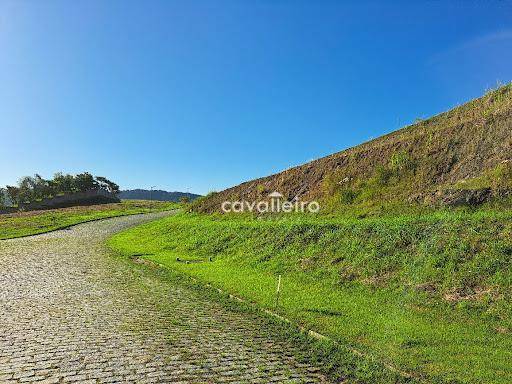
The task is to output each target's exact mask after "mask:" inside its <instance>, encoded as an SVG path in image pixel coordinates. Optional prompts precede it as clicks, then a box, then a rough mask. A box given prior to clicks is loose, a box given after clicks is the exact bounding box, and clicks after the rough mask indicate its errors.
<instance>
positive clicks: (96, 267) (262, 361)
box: [0, 214, 325, 383]
mask: <svg viewBox="0 0 512 384" xmlns="http://www.w3.org/2000/svg"><path fill="white" fill-rule="evenodd" d="M159 215H162V214H150V215H138V216H129V217H120V218H115V219H109V220H103V221H97V222H92V223H87V224H82V225H79V226H76V227H73V228H71V229H68V230H63V231H58V232H53V233H49V234H44V235H39V236H33V237H28V238H23V239H15V240H7V241H1V242H0V271H1V272H0V383H11V382H16V383H18V382H20V383H21V382H38V383H68V382H69V383H73V382H76V383H98V382H101V383H116V382H123V383H125V382H131V383H164V382H165V383H288V382H290V383H295V382H297V383H303V382H307V383H318V382H325V379H324V378H323V376H322V375H321V374H320V373H319V370H318V369H317V368H315V367H312V366H309V365H306V364H301V363H299V362H298V361H296V359H295V358H294V355H296V352H297V351H295V350H294V347H293V346H292V345H288V344H287V343H283V342H279V341H277V340H274V339H273V338H272V336H270V335H269V333H268V332H265V330H262V329H259V324H258V322H257V319H255V318H251V316H250V315H245V314H240V313H234V312H231V311H229V310H227V309H224V308H223V307H222V306H221V305H220V304H218V303H213V302H209V301H207V300H206V299H205V298H202V297H200V295H199V294H198V293H196V292H193V291H190V290H188V289H186V288H183V287H179V286H170V285H169V284H168V283H165V282H162V281H161V280H158V279H156V278H154V277H151V276H150V275H149V274H147V273H144V271H141V270H138V269H136V268H132V267H130V266H129V265H127V264H125V263H123V262H122V261H120V260H116V259H115V258H113V257H110V256H108V255H107V251H106V249H105V245H104V240H105V238H106V237H107V236H109V235H111V234H113V233H115V232H116V231H119V230H121V229H124V228H126V227H128V226H130V225H134V224H139V223H142V222H144V221H146V220H149V219H152V218H155V217H157V216H159Z"/></svg>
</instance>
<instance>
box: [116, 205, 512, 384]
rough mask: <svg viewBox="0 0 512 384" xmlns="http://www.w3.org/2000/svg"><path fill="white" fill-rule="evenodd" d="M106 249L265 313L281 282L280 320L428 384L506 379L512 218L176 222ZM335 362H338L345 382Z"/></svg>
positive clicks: (444, 215) (136, 232)
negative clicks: (234, 297)
mask: <svg viewBox="0 0 512 384" xmlns="http://www.w3.org/2000/svg"><path fill="white" fill-rule="evenodd" d="M110 245H111V246H112V247H113V248H114V249H116V250H118V251H120V252H121V253H123V254H125V255H134V254H144V255H146V256H145V257H146V258H148V259H150V260H153V261H156V262H158V263H161V264H163V265H165V266H167V267H168V268H170V269H172V270H173V271H178V272H180V273H183V274H186V275H190V276H194V277H195V278H198V279H200V280H201V281H204V282H210V283H212V284H214V285H215V286H217V287H220V288H223V289H225V290H227V291H229V292H232V293H235V294H237V295H239V296H242V297H244V298H246V299H248V300H250V301H252V302H254V303H256V304H257V305H259V306H260V307H263V308H273V307H274V305H275V289H276V282H277V276H278V275H279V274H281V275H282V277H283V289H282V296H281V299H280V304H279V307H278V308H277V311H278V312H280V313H282V314H283V315H286V316H287V317H288V318H290V319H291V320H292V321H294V322H295V323H297V324H300V325H304V326H306V327H308V328H311V329H314V330H315V331H318V332H321V333H323V334H326V335H328V336H330V337H332V338H333V339H334V340H336V341H338V342H340V344H341V345H343V346H348V347H352V348H356V349H358V350H360V351H363V352H364V353H365V354H368V355H369V356H372V357H374V358H375V359H376V360H377V361H380V362H383V363H386V364H390V365H393V366H395V367H397V368H399V369H400V370H404V371H408V372H411V373H413V374H414V375H416V376H419V377H423V378H426V379H427V380H429V381H435V382H463V383H510V382H511V381H512V352H511V351H512V338H511V337H510V330H511V329H512V321H511V316H510V315H511V314H512V306H511V305H510V303H511V300H510V293H509V292H510V288H511V285H512V272H511V270H512V268H511V266H512V265H511V264H512V257H511V255H512V212H511V211H508V210H505V211H503V210H502V211H492V210H486V211H478V212H464V211H461V212H437V213H430V214H425V215H419V216H418V215H411V216H409V215H400V216H386V217H375V218H366V219H357V218H326V217H318V218H311V217H304V216H291V217H289V218H286V217H281V218H272V217H269V218H263V219H262V218H260V219H256V218H251V217H238V218H235V217H220V216H203V215H194V214H180V215H177V216H174V217H169V218H166V219H163V220H159V221H157V222H153V223H149V224H145V225H143V226H140V227H137V228H133V229H130V230H128V231H126V232H124V233H121V234H119V235H116V236H115V237H114V238H112V239H111V240H110ZM177 257H179V258H180V259H181V260H190V261H203V262H199V263H197V262H191V263H185V262H182V261H181V262H179V261H177V260H176V258H177ZM209 257H212V258H213V259H212V260H213V261H211V262H210V261H208V259H209ZM342 360H343V359H341V360H340V361H337V362H336V364H337V365H338V366H339V367H341V369H342V370H343V369H345V371H346V372H349V371H350V370H348V368H347V367H346V366H344V362H343V361H342ZM379 377H380V376H379ZM352 378H354V377H352ZM389 380H392V379H389V378H384V379H378V380H377V379H375V378H373V379H372V381H370V382H393V381H389Z"/></svg>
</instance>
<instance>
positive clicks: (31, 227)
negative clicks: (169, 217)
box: [0, 200, 179, 240]
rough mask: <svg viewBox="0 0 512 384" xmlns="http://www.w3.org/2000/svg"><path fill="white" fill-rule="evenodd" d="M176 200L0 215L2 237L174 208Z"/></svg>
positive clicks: (127, 201) (125, 202) (0, 237)
mask: <svg viewBox="0 0 512 384" xmlns="http://www.w3.org/2000/svg"><path fill="white" fill-rule="evenodd" d="M178 206H179V205H178V204H176V203H167V202H157V201H143V200H126V201H123V202H121V203H116V204H100V205H91V206H80V207H71V208H63V209H52V210H48V211H31V212H22V213H15V214H5V215H0V240H2V239H11V238H15V237H23V236H29V235H36V234H39V233H45V232H50V231H54V230H57V229H62V228H66V227H69V226H71V225H75V224H79V223H84V222H87V221H92V220H99V219H104V218H108V217H116V216H124V215H133V214H138V213H148V212H155V211H162V210H170V209H175V208H177V207H178Z"/></svg>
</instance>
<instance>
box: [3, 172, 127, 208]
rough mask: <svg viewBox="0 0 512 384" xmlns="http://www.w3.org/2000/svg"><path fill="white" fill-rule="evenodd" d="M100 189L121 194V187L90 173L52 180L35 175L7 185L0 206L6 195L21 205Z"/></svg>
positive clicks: (55, 176)
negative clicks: (13, 184)
mask: <svg viewBox="0 0 512 384" xmlns="http://www.w3.org/2000/svg"><path fill="white" fill-rule="evenodd" d="M100 189H102V190H105V191H107V192H110V193H114V194H117V193H119V185H117V184H116V183H114V182H112V181H110V180H109V179H107V178H106V177H103V176H93V175H91V174H90V173H89V172H84V173H79V174H77V175H70V174H63V173H62V172H59V173H56V174H55V175H54V176H53V179H50V180H46V179H44V178H42V177H41V176H40V175H38V174H35V175H34V176H25V177H22V178H21V179H20V180H19V181H18V185H16V186H12V185H7V186H6V187H5V188H4V190H3V191H2V190H0V205H2V201H1V200H2V195H6V196H7V198H8V199H9V200H10V201H11V203H12V204H14V205H20V204H23V203H30V202H34V201H38V200H41V199H44V198H52V197H55V196H61V195H69V194H72V193H76V192H85V191H90V190H100Z"/></svg>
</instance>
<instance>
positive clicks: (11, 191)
mask: <svg viewBox="0 0 512 384" xmlns="http://www.w3.org/2000/svg"><path fill="white" fill-rule="evenodd" d="M5 188H6V189H7V196H8V197H9V200H11V203H12V204H15V205H19V203H20V189H19V188H18V187H13V186H11V185H7V186H6V187H5Z"/></svg>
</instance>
